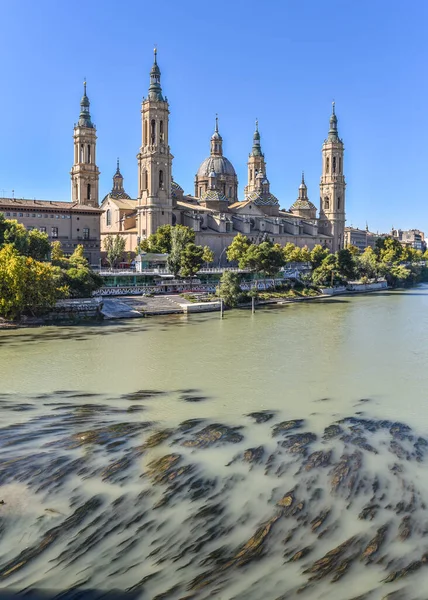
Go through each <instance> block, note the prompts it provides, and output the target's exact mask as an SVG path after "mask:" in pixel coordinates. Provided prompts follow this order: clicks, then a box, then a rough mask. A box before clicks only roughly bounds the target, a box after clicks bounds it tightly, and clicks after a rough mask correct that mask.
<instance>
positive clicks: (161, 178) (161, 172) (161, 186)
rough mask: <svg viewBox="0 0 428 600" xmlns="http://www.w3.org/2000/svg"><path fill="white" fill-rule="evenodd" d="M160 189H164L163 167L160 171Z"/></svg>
mask: <svg viewBox="0 0 428 600" xmlns="http://www.w3.org/2000/svg"><path fill="white" fill-rule="evenodd" d="M159 189H160V190H163V171H162V169H161V170H160V171H159Z"/></svg>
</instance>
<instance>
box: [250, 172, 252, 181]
mask: <svg viewBox="0 0 428 600" xmlns="http://www.w3.org/2000/svg"><path fill="white" fill-rule="evenodd" d="M250 181H253V169H250Z"/></svg>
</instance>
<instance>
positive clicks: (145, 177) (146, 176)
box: [144, 171, 149, 190]
mask: <svg viewBox="0 0 428 600" xmlns="http://www.w3.org/2000/svg"><path fill="white" fill-rule="evenodd" d="M144 189H145V190H148V189H149V174H148V173H147V171H144Z"/></svg>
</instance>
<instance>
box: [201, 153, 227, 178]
mask: <svg viewBox="0 0 428 600" xmlns="http://www.w3.org/2000/svg"><path fill="white" fill-rule="evenodd" d="M211 171H215V173H216V175H233V176H236V173H235V169H234V168H233V165H232V163H231V162H230V160H228V159H227V158H226V157H225V156H209V157H208V158H206V159H205V160H204V162H203V163H202V164H201V166H200V167H199V169H198V172H197V176H198V177H208V176H209V174H210V173H211Z"/></svg>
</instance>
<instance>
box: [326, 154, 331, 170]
mask: <svg viewBox="0 0 428 600" xmlns="http://www.w3.org/2000/svg"><path fill="white" fill-rule="evenodd" d="M325 172H326V173H330V157H329V156H327V160H326V162H325Z"/></svg>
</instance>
